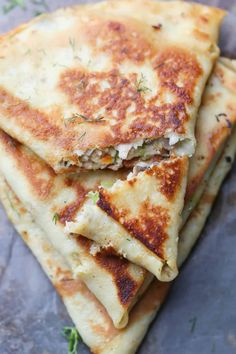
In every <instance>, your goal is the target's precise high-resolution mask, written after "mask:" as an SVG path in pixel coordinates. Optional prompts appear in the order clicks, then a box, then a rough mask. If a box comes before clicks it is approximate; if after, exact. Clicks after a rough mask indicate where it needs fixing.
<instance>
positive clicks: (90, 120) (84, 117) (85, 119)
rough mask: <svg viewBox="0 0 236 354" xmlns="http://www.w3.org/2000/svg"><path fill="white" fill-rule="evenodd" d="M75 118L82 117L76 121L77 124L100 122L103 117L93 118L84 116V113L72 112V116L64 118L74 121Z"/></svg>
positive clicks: (102, 120)
mask: <svg viewBox="0 0 236 354" xmlns="http://www.w3.org/2000/svg"><path fill="white" fill-rule="evenodd" d="M77 119H82V121H80V122H78V124H82V123H100V122H104V120H105V119H104V117H103V116H97V117H94V118H92V117H91V118H90V117H87V116H85V115H84V114H80V113H75V114H73V116H72V117H70V118H66V121H67V122H75V121H76V120H77Z"/></svg>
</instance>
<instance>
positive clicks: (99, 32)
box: [86, 21, 153, 64]
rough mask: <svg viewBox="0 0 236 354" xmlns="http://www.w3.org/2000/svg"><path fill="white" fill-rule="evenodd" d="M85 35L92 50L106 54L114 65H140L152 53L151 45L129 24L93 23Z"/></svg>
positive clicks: (114, 22) (115, 22)
mask: <svg viewBox="0 0 236 354" xmlns="http://www.w3.org/2000/svg"><path fill="white" fill-rule="evenodd" d="M86 35H87V38H88V40H89V41H90V42H91V45H92V46H93V48H94V50H98V51H99V52H105V53H107V54H108V55H109V56H111V58H112V60H113V62H115V63H120V62H123V61H126V60H131V61H134V62H136V63H137V64H138V63H142V62H143V61H144V60H146V59H148V58H150V57H151V55H152V52H153V46H152V44H151V43H149V41H147V39H146V38H145V37H144V36H143V35H142V33H141V32H140V31H137V30H136V28H135V27H134V26H132V24H130V23H121V22H118V21H103V22H95V21H93V23H92V24H91V25H90V28H89V29H88V30H87V33H86ZM97 39H98V40H97Z"/></svg>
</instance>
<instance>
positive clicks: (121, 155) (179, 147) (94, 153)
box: [61, 136, 194, 170]
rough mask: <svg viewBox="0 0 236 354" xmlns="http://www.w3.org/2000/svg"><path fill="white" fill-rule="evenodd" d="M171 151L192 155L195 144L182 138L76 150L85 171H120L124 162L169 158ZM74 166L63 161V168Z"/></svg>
mask: <svg viewBox="0 0 236 354" xmlns="http://www.w3.org/2000/svg"><path fill="white" fill-rule="evenodd" d="M171 150H175V152H176V154H177V155H180V156H181V155H183V154H185V155H186V154H187V155H189V156H191V155H192V153H193V150H194V142H192V141H191V140H190V139H189V140H188V139H186V140H181V139H180V137H177V136H173V137H170V138H159V139H155V140H143V139H142V140H139V141H136V142H134V143H127V144H119V145H116V146H114V147H108V148H105V149H99V148H94V149H88V150H87V151H83V150H75V151H74V153H75V155H76V157H77V158H78V161H77V162H76V164H77V165H78V166H79V168H84V169H92V170H96V169H104V168H110V169H112V170H118V169H119V168H121V167H122V166H123V162H124V161H129V160H132V159H134V158H139V159H140V160H142V161H145V160H148V159H150V158H151V157H152V156H155V155H162V156H167V155H168V154H169V152H170V151H171ZM72 165H74V162H72V161H71V162H70V161H69V160H67V161H62V162H61V166H63V167H65V168H67V167H70V166H72Z"/></svg>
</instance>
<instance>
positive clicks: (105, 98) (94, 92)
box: [59, 70, 188, 145]
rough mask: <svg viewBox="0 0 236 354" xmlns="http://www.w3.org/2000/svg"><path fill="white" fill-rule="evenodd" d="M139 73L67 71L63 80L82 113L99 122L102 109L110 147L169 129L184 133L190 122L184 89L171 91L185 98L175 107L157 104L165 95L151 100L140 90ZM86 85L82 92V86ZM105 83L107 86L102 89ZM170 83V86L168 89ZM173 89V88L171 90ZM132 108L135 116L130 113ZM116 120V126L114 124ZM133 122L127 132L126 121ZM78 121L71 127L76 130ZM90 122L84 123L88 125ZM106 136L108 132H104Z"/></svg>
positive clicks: (62, 84)
mask: <svg viewBox="0 0 236 354" xmlns="http://www.w3.org/2000/svg"><path fill="white" fill-rule="evenodd" d="M137 81H138V76H137V74H130V75H129V76H128V77H125V76H123V75H121V73H120V72H119V71H118V70H111V71H109V72H93V73H88V72H84V71H80V70H67V71H65V72H64V73H63V74H62V76H61V79H60V82H59V87H60V89H61V90H62V91H63V92H64V93H65V94H66V95H67V96H68V98H69V101H70V103H72V104H76V105H77V106H78V110H79V112H80V113H81V114H83V115H85V116H87V117H90V118H91V119H95V118H96V117H98V116H99V112H100V110H101V109H102V110H103V111H104V114H103V115H104V121H102V122H101V124H100V125H102V126H103V128H104V129H105V128H109V130H111V131H109V130H108V132H107V134H106V135H104V141H105V142H106V145H113V144H118V143H122V142H128V141H132V140H133V139H135V138H137V137H143V136H145V137H146V136H147V135H148V136H157V137H158V136H161V135H163V134H164V133H165V131H166V130H167V129H170V128H171V129H173V130H175V131H177V132H179V133H182V132H183V131H184V130H183V123H184V122H185V121H187V120H188V115H187V113H186V107H185V103H186V102H187V101H188V100H187V99H186V97H185V94H182V93H181V94H180V95H179V93H180V91H181V90H183V88H177V87H175V89H174V91H173V86H171V87H170V90H172V91H173V92H177V91H178V92H177V96H181V99H180V98H178V100H175V101H176V102H174V103H171V104H161V105H159V104H158V105H157V102H159V99H160V97H161V93H160V92H157V94H155V95H154V96H152V97H150V98H147V97H146V95H144V94H143V93H142V92H140V91H139V90H138V89H137ZM81 82H83V83H84V84H83V88H82V89H81V85H80V83H81ZM102 83H103V84H104V83H105V87H104V86H102ZM168 85H169V84H168V82H167V83H166V87H167V86H168ZM167 88H168V89H169V87H167ZM131 108H132V114H131V113H130V112H129V110H130V109H131ZM110 120H112V122H113V123H112V125H110ZM127 120H128V121H129V123H128V125H127V129H125V130H123V127H124V121H127ZM76 124H77V123H76V122H75V121H73V122H69V123H68V125H69V126H71V127H74V125H76ZM87 124H89V123H86V122H85V123H84V124H83V125H84V126H87ZM103 134H104V132H103Z"/></svg>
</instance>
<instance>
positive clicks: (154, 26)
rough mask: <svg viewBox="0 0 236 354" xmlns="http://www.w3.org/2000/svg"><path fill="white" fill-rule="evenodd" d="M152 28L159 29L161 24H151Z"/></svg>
mask: <svg viewBox="0 0 236 354" xmlns="http://www.w3.org/2000/svg"><path fill="white" fill-rule="evenodd" d="M152 28H153V29H154V30H157V31H159V30H160V29H161V28H162V24H161V23H159V24H158V25H153V26H152Z"/></svg>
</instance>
